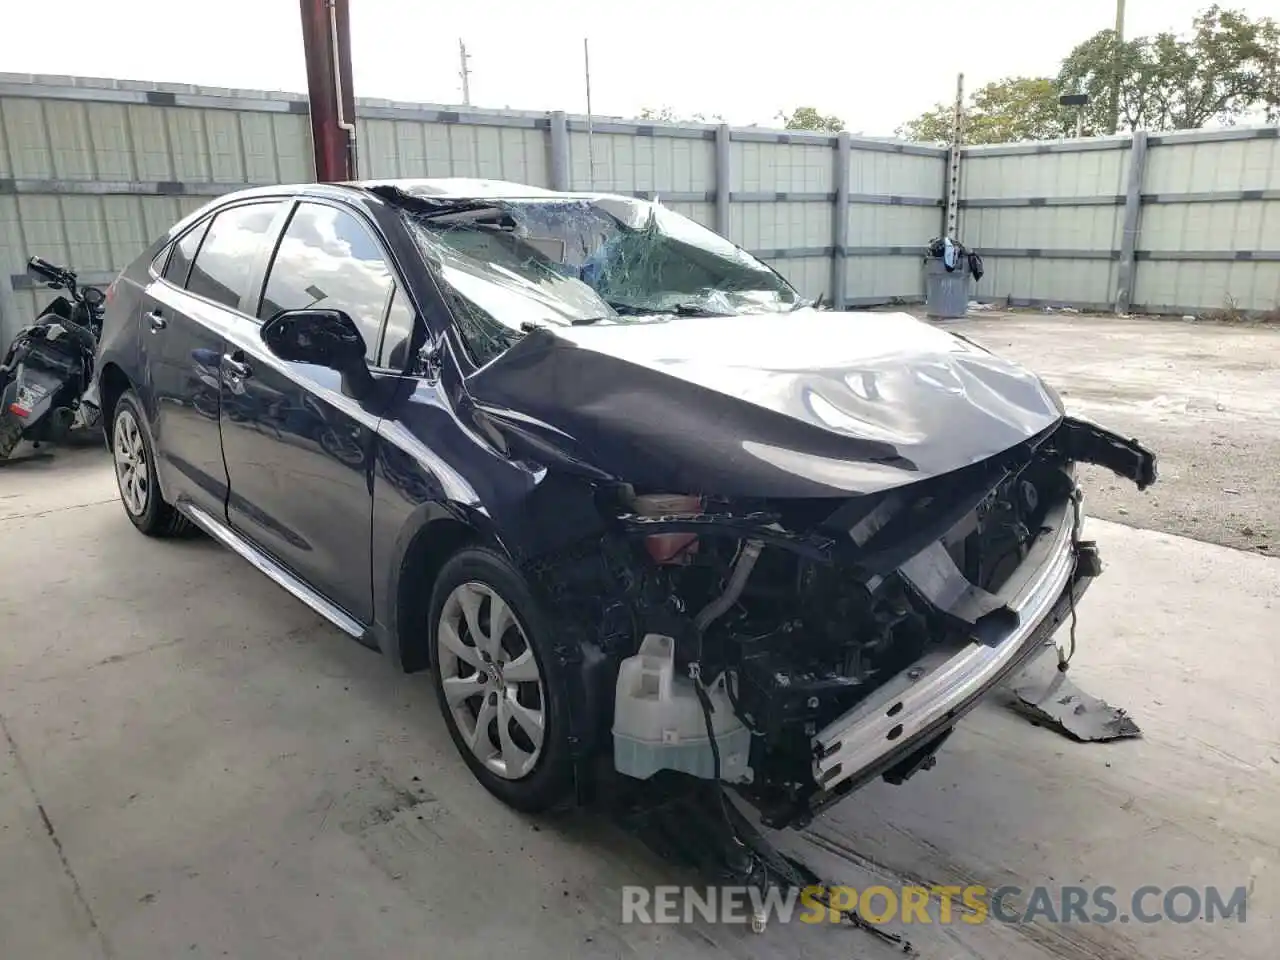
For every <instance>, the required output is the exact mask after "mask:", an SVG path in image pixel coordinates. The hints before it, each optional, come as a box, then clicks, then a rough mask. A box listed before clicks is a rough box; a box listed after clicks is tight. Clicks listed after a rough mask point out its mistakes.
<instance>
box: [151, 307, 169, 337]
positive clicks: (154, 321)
mask: <svg viewBox="0 0 1280 960" xmlns="http://www.w3.org/2000/svg"><path fill="white" fill-rule="evenodd" d="M147 321H148V322H149V323H150V324H151V332H152V333H159V332H160V331H161V330H163V329H164V328H165V327H167V326H168V325H169V321H168V320H166V319H165V318H164V314H162V313H161V312H160V311H159V310H152V311H151V312H150V313H148V314H147Z"/></svg>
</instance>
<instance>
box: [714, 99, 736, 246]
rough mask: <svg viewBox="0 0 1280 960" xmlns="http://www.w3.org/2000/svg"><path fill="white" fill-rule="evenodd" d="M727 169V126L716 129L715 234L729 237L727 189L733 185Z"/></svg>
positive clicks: (723, 124)
mask: <svg viewBox="0 0 1280 960" xmlns="http://www.w3.org/2000/svg"><path fill="white" fill-rule="evenodd" d="M731 177H732V171H731V170H730V169H729V125H728V124H727V123H722V124H720V126H718V127H716V233H718V234H720V236H722V237H727V236H729V188H730V187H731V186H732V185H733V180H732V179H731Z"/></svg>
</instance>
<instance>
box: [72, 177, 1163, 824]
mask: <svg viewBox="0 0 1280 960" xmlns="http://www.w3.org/2000/svg"><path fill="white" fill-rule="evenodd" d="M88 402H89V403H90V404H91V405H92V407H94V408H96V409H98V410H99V411H100V414H101V416H102V418H103V422H104V424H105V426H106V435H107V439H108V443H109V445H110V449H111V451H112V454H113V457H114V462H115V467H116V476H117V479H118V481H119V488H120V497H121V500H122V502H123V505H124V508H125V511H126V513H127V514H128V516H129V519H130V520H131V521H132V522H133V524H134V526H136V527H137V528H138V529H139V530H140V531H142V532H143V533H145V534H148V535H152V536H172V535H179V534H183V533H186V532H190V531H193V530H197V529H198V530H203V531H204V532H206V533H207V534H209V535H211V536H212V537H214V538H215V539H217V540H218V541H220V542H222V543H223V544H225V545H226V546H228V547H230V548H231V549H233V550H235V551H236V552H237V553H239V554H241V555H242V556H244V557H245V558H246V559H248V560H249V561H250V562H251V563H253V564H254V565H255V566H256V567H257V568H258V569H259V570H261V571H262V572H263V573H265V574H266V575H267V576H269V577H271V578H272V579H273V580H275V581H276V582H277V583H278V584H280V585H281V586H282V587H284V588H285V589H286V590H288V591H289V592H290V593H292V594H293V595H294V596H295V597H297V598H298V599H300V600H302V601H303V602H304V603H307V604H308V605H310V606H311V607H313V608H314V609H315V610H316V611H318V612H319V613H321V614H322V615H323V616H325V617H326V618H327V619H328V620H330V621H331V622H332V623H333V624H335V625H336V626H337V627H339V628H340V629H341V630H343V631H345V632H346V633H348V634H350V635H351V636H353V637H355V638H357V639H358V640H360V641H361V642H362V643H364V644H366V645H368V646H370V647H373V648H375V649H378V650H381V651H382V652H383V653H384V654H385V655H386V656H388V657H389V658H390V659H391V660H392V661H393V662H394V663H395V664H396V665H397V666H398V667H400V668H402V669H404V670H407V671H415V670H420V669H426V668H430V669H432V671H433V674H434V676H435V682H436V688H437V691H438V694H439V701H440V705H441V708H442V711H443V713H444V716H445V718H446V722H447V724H448V727H449V730H450V733H451V735H452V736H453V739H454V740H455V742H456V744H457V746H458V749H459V751H460V752H461V754H462V756H463V757H464V758H465V760H466V762H467V763H468V764H469V766H470V767H471V769H472V770H473V771H474V773H475V775H476V776H477V777H478V778H479V779H480V780H481V782H482V783H483V784H484V785H485V786H486V787H487V788H488V789H489V790H491V791H492V792H493V793H495V794H496V795H497V796H499V797H500V798H502V799H503V800H505V801H507V802H508V803H510V804H512V805H514V806H516V807H519V808H521V809H526V810H536V809H542V808H546V807H548V806H550V805H552V804H555V803H557V802H559V801H560V800H562V799H564V798H565V797H566V796H567V795H568V794H569V793H570V792H571V789H570V788H571V787H572V786H573V785H575V784H576V785H577V786H578V787H579V788H580V790H579V796H581V795H583V793H584V792H586V788H588V787H589V786H590V784H591V783H592V781H593V778H594V773H593V771H595V770H598V769H599V767H600V763H599V761H600V760H601V759H602V758H604V757H612V766H613V767H614V768H616V770H617V771H618V772H620V773H622V774H625V775H628V776H632V777H639V778H645V777H649V776H651V775H653V774H654V773H656V772H657V771H659V770H663V771H675V772H677V773H683V774H685V775H692V776H695V777H703V778H711V779H716V780H722V781H725V782H729V783H732V784H733V786H734V788H735V789H736V790H738V791H739V793H741V794H742V795H743V796H744V797H746V798H747V799H748V800H749V801H750V802H752V803H754V804H755V805H756V806H757V807H758V808H759V809H760V810H761V811H762V812H763V814H764V816H765V819H766V821H767V822H769V823H772V824H778V825H781V824H789V823H797V822H803V821H804V820H805V819H807V818H808V817H810V816H812V814H813V812H815V811H816V810H819V809H822V808H823V807H824V806H826V805H827V804H829V803H831V802H833V801H834V800H836V799H838V798H839V797H841V796H843V795H845V794H847V793H848V792H849V791H850V790H852V789H853V788H855V787H857V786H859V785H860V784H862V783H865V782H867V781H868V780H869V779H871V778H873V777H875V776H879V775H884V776H885V777H886V778H888V779H890V780H891V781H897V780H901V779H905V777H906V776H908V775H910V774H911V773H913V772H914V771H915V770H916V769H917V768H919V767H920V766H922V765H923V764H924V763H925V762H926V761H927V760H928V759H929V758H930V757H931V756H932V754H933V752H934V751H935V750H936V749H937V748H938V745H939V744H940V743H941V741H942V740H943V739H944V738H945V737H946V736H947V734H948V733H949V732H950V730H951V728H952V727H953V726H954V725H955V723H956V722H957V721H958V719H959V718H960V717H961V716H963V714H964V713H965V712H967V710H968V709H970V708H971V707H972V706H973V705H974V704H976V702H977V701H978V699H979V698H980V697H981V696H982V695H983V694H985V693H986V692H987V691H988V690H989V689H990V688H991V687H992V686H993V685H994V684H995V683H997V682H998V681H999V680H1000V679H1001V678H1002V677H1003V676H1005V675H1006V674H1007V673H1008V672H1009V671H1011V670H1013V669H1014V668H1015V667H1016V666H1017V665H1018V664H1020V663H1022V662H1023V661H1024V660H1025V659H1026V658H1027V657H1029V656H1030V655H1031V654H1032V653H1033V652H1034V651H1035V650H1037V649H1039V648H1040V647H1042V646H1043V643H1044V641H1045V639H1046V638H1047V637H1048V636H1050V635H1051V634H1052V632H1053V630H1054V628H1055V627H1056V626H1057V625H1058V623H1060V622H1061V621H1062V619H1063V618H1064V617H1065V616H1066V615H1067V612H1068V610H1069V609H1070V607H1071V605H1072V604H1073V603H1074V602H1075V600H1076V599H1078V597H1079V595H1080V594H1081V592H1082V591H1083V589H1084V588H1085V586H1087V584H1088V583H1089V582H1090V580H1091V579H1092V578H1093V577H1094V576H1096V575H1097V573H1098V571H1099V569H1100V566H1099V564H1098V562H1097V556H1096V551H1094V549H1093V546H1092V544H1090V543H1088V542H1086V541H1083V540H1082V539H1081V537H1080V531H1081V527H1080V521H1081V513H1080V497H1079V491H1078V489H1077V487H1076V483H1075V479H1074V477H1075V472H1074V471H1075V466H1074V465H1075V463H1077V462H1081V461H1084V462H1094V463H1101V464H1104V465H1106V466H1107V467H1109V468H1110V469H1112V470H1114V471H1115V472H1116V473H1118V474H1120V475H1122V476H1125V477H1128V478H1130V479H1131V480H1133V481H1134V482H1135V483H1137V484H1138V485H1139V486H1146V485H1147V484H1149V483H1151V482H1153V481H1154V479H1155V463H1154V458H1153V457H1152V456H1151V455H1150V454H1149V453H1147V452H1146V451H1145V450H1143V449H1142V448H1141V447H1139V446H1137V445H1136V444H1134V443H1132V442H1130V441H1127V440H1124V439H1123V438H1120V437H1117V436H1115V435H1114V434H1110V433H1108V432H1106V431H1104V430H1102V429H1101V428H1099V427H1096V426H1094V425H1092V424H1088V423H1084V422H1082V421H1078V420H1074V419H1072V418H1069V417H1066V416H1065V415H1064V412H1063V409H1062V406H1061V404H1060V402H1059V400H1058V398H1057V396H1056V394H1054V392H1053V391H1052V390H1051V389H1050V388H1048V387H1046V386H1045V385H1044V384H1043V383H1041V381H1040V380H1039V379H1038V378H1036V377H1035V376H1034V375H1032V374H1030V373H1027V372H1026V371H1024V370H1022V369H1020V368H1018V367H1016V366H1014V365H1013V364H1010V363H1008V362H1005V361H1003V360H1000V359H998V358H996V357H994V356H992V355H991V354H990V353H988V352H986V351H985V350H983V349H981V348H979V347H977V346H975V345H973V344H970V343H969V342H967V341H965V340H963V339H961V338H959V337H956V336H953V335H952V334H950V333H948V332H945V331H944V330H942V329H939V328H936V327H933V326H930V325H928V324H924V323H920V322H918V321H916V320H914V319H912V318H911V317H909V316H907V315H905V314H892V313H843V312H834V311H831V310H826V309H822V308H821V307H820V306H815V304H813V303H811V302H809V301H806V300H805V299H803V298H801V297H800V296H799V295H798V294H797V292H796V291H795V290H794V289H793V288H792V287H791V285H790V284H788V283H787V281H786V280H785V279H783V278H782V277H781V276H780V275H779V274H778V273H777V272H775V271H774V270H773V269H772V268H771V267H769V266H768V265H766V264H765V263H763V262H761V261H760V260H758V259H756V258H755V257H753V256H751V255H750V254H748V253H746V252H745V251H743V250H741V249H739V248H737V247H736V246H734V245H733V244H731V243H729V242H728V241H726V240H724V239H723V238H721V237H719V236H717V235H716V234H714V233H712V232H711V231H709V230H707V229H705V228H703V227H701V226H698V225H697V224H696V223H694V222H693V221H692V220H690V219H688V218H686V217H684V216H682V215H680V214H678V213H676V212H674V211H672V210H670V209H668V208H666V207H664V206H662V205H660V204H658V203H652V202H649V201H645V200H637V199H633V198H628V197H620V196H607V195H598V194H590V195H587V194H583V195H565V194H557V193H551V192H547V191H543V190H538V189H535V188H531V187H523V186H520V185H517V184H507V183H500V182H494V181H465V180H440V181H400V182H384V183H358V184H341V185H322V184H307V185H300V186H291V187H287V186H282V187H276V188H264V189H254V190H249V191H244V192H240V193H236V194H232V195H229V196H226V197H223V198H221V199H219V200H217V201H215V202H213V203H211V204H209V205H208V206H207V207H205V208H204V209H202V210H200V211H199V212H197V213H194V214H192V215H191V216H189V217H187V218H186V219H185V220H183V221H182V222H180V223H179V224H177V225H176V226H175V227H174V228H173V229H172V230H170V231H169V232H168V233H167V234H166V235H165V236H164V237H162V238H160V239H159V240H157V241H156V242H155V243H154V244H152V245H151V247H149V248H148V249H147V250H146V251H145V253H144V254H143V255H142V256H141V257H139V258H138V260H137V261H136V262H135V263H133V264H132V265H131V266H130V267H128V268H127V269H126V270H125V271H124V272H123V273H122V274H121V275H120V276H119V277H118V278H117V279H116V281H115V282H114V283H113V284H112V286H111V289H110V291H109V294H108V307H107V312H106V321H105V329H104V333H103V338H102V345H101V348H100V353H99V358H98V364H97V373H96V377H95V382H94V385H93V387H92V388H91V390H90V395H89V397H88Z"/></svg>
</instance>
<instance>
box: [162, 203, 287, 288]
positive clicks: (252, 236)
mask: <svg viewBox="0 0 1280 960" xmlns="http://www.w3.org/2000/svg"><path fill="white" fill-rule="evenodd" d="M280 206H281V205H280V203H278V202H276V203H251V204H246V205H245V206H240V207H232V208H231V209H230V210H223V211H222V212H221V213H219V214H217V215H216V216H215V217H214V218H213V222H212V223H211V224H210V225H209V230H208V233H207V234H206V236H205V238H204V243H202V244H200V251H199V253H197V254H196V259H195V263H194V264H193V265H192V267H191V275H190V276H189V277H188V278H187V289H188V290H189V291H190V292H191V293H195V294H199V295H200V296H202V297H208V298H209V299H210V300H213V301H215V302H216V303H221V304H223V305H225V306H228V307H238V306H239V305H240V298H241V297H242V296H243V295H244V294H245V293H246V292H247V291H248V289H249V277H250V274H251V273H252V272H253V264H254V259H255V258H256V257H257V255H258V253H259V252H260V250H261V248H262V244H263V242H264V241H265V239H266V236H267V232H268V231H269V230H270V228H271V221H272V220H274V219H275V216H276V214H277V213H278V212H279V210H280ZM174 252H175V253H176V252H177V251H176V250H175V251H174Z"/></svg>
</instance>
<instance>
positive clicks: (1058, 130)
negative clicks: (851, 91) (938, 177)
mask: <svg viewBox="0 0 1280 960" xmlns="http://www.w3.org/2000/svg"><path fill="white" fill-rule="evenodd" d="M954 117H955V108H954V107H953V106H950V105H948V104H942V103H940V104H938V105H937V106H935V107H934V108H933V109H932V110H930V111H929V112H928V113H924V114H921V115H920V116H918V117H916V119H914V120H911V121H909V122H908V123H905V124H903V125H902V126H901V127H899V128H898V129H897V131H896V133H897V135H898V136H899V137H902V138H903V139H904V140H920V141H926V142H930V143H950V142H951V130H952V126H953V124H954V122H955V121H954ZM1074 122H1075V121H1074V115H1071V114H1069V113H1068V112H1067V111H1064V110H1063V108H1062V107H1060V106H1058V90H1057V87H1056V86H1055V84H1054V82H1053V80H1051V79H1050V78H1048V77H1006V78H1005V79H1004V80H997V81H996V82H994V83H988V84H987V85H986V86H985V87H982V88H980V89H978V90H975V91H974V92H973V93H972V94H970V95H969V102H968V104H967V106H966V109H965V117H964V142H965V143H1009V142H1010V141H1013V140H1050V139H1053V138H1055V137H1060V136H1062V134H1063V132H1064V131H1065V130H1066V129H1067V128H1068V124H1074Z"/></svg>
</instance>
